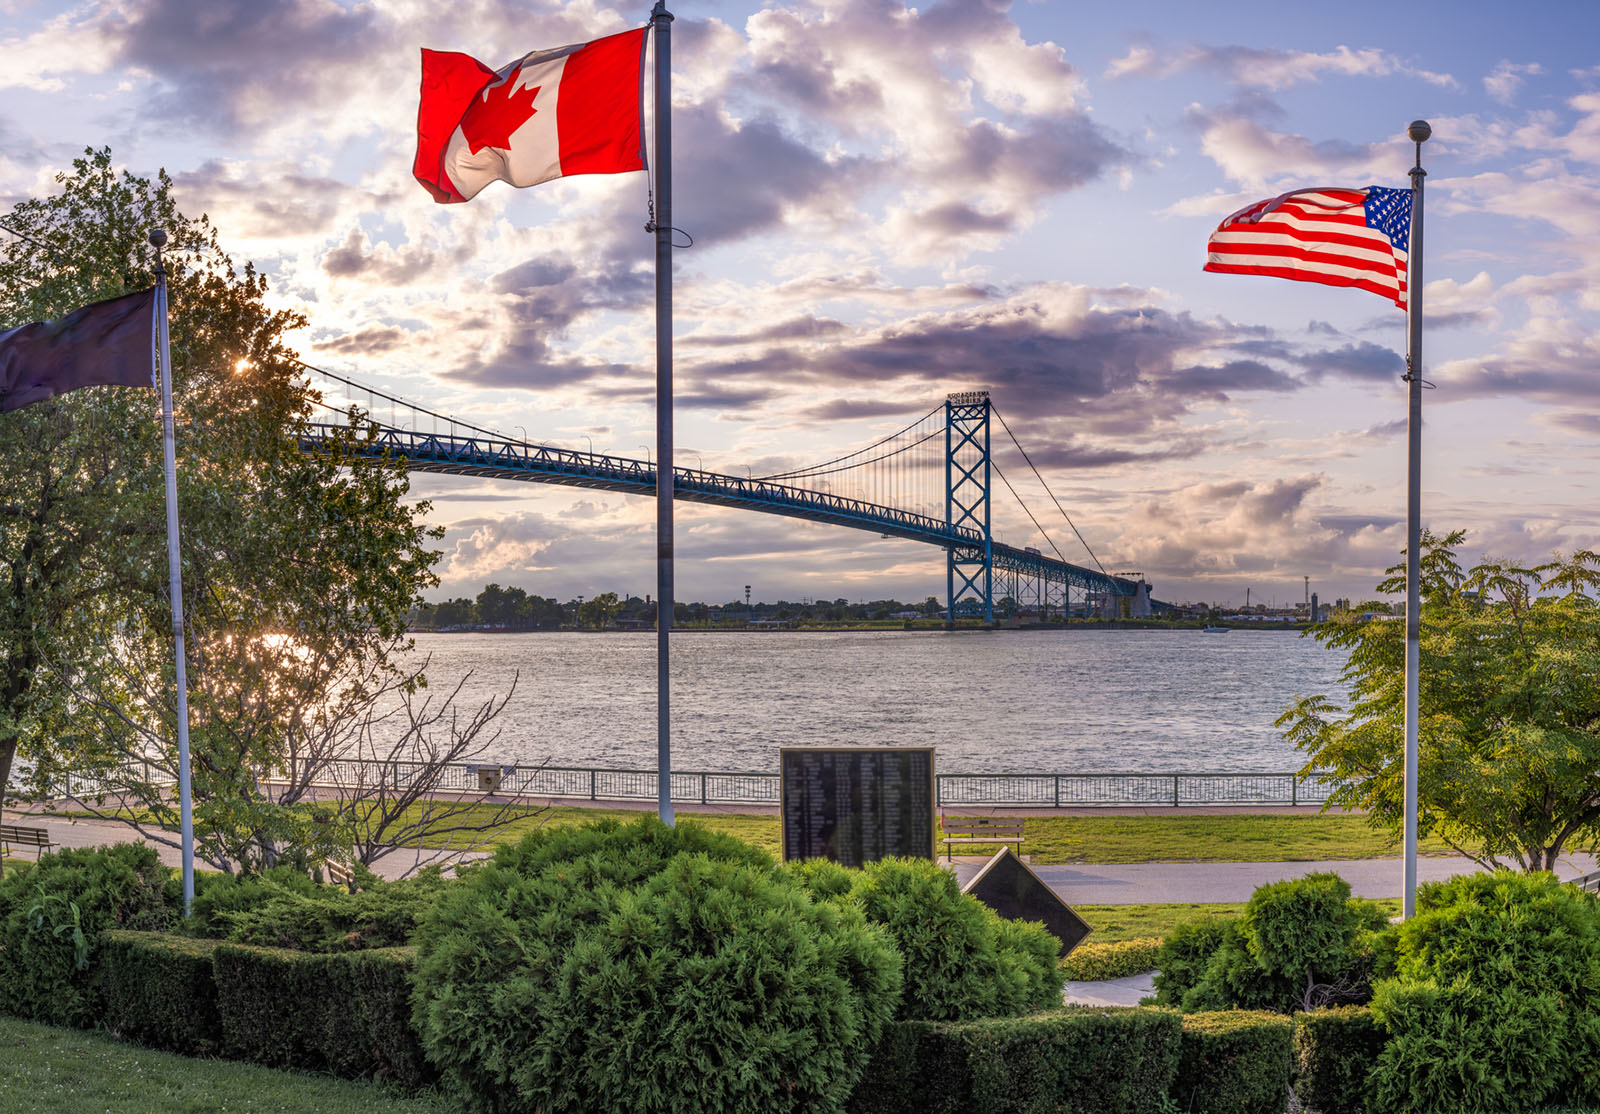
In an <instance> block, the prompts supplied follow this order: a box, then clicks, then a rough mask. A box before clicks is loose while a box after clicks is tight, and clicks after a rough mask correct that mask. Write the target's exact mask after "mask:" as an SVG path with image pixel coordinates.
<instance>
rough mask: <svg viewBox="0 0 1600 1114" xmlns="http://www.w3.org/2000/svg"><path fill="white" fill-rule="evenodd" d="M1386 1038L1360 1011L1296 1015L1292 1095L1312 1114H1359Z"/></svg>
mask: <svg viewBox="0 0 1600 1114" xmlns="http://www.w3.org/2000/svg"><path fill="white" fill-rule="evenodd" d="M1387 1039H1388V1035H1387V1034H1386V1033H1385V1032H1384V1031H1383V1027H1382V1026H1380V1025H1379V1024H1378V1021H1377V1019H1376V1018H1375V1017H1373V1016H1372V1010H1370V1009H1368V1008H1367V1007H1365V1006H1341V1007H1339V1008H1337V1009H1331V1010H1311V1011H1310V1012H1309V1013H1301V1014H1297V1015H1295V1026H1294V1051H1295V1083H1294V1093H1295V1095H1296V1096H1297V1097H1298V1098H1299V1099H1300V1105H1301V1106H1302V1107H1304V1108H1305V1109H1306V1110H1311V1111H1316V1114H1362V1112H1363V1111H1364V1110H1365V1109H1366V1106H1367V1096H1368V1094H1369V1087H1368V1079H1367V1077H1368V1076H1369V1075H1371V1074H1372V1069H1373V1067H1374V1066H1376V1064H1377V1062H1378V1056H1379V1054H1380V1053H1382V1051H1383V1045H1384V1042H1385V1041H1386V1040H1387Z"/></svg>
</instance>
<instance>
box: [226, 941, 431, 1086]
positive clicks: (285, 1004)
mask: <svg viewBox="0 0 1600 1114" xmlns="http://www.w3.org/2000/svg"><path fill="white" fill-rule="evenodd" d="M212 955H213V964H214V968H215V971H216V985H217V1008H218V1012H219V1014H220V1015H221V1018H222V1033H223V1053H224V1055H227V1056H230V1057H233V1058H235V1059H239V1060H249V1061H252V1062H254V1063H258V1064H266V1065H268V1066H271V1067H293V1068H299V1069H301V1070H307V1071H316V1070H325V1071H329V1072H332V1073H333V1074H335V1075H340V1076H344V1077H345V1078H349V1079H363V1078H368V1077H374V1078H381V1079H388V1080H391V1081H392V1082H394V1083H396V1084H398V1085H399V1086H401V1087H405V1088H415V1087H419V1086H421V1085H423V1084H425V1083H429V1082H431V1081H432V1080H433V1079H434V1078H435V1077H436V1073H435V1072H434V1071H433V1069H432V1068H431V1067H430V1066H429V1065H428V1062H427V1060H426V1059H425V1057H424V1056H423V1054H422V1048H421V1045H420V1044H419V1042H418V1040H417V1034H416V1032H415V1030H413V1029H412V1027H411V1024H410V1015H411V1003H410V996H411V971H412V968H413V965H414V962H415V959H414V953H413V952H412V950H411V949H409V948H374V949H370V950H368V951H361V952H345V953H340V954H336V955H311V954H307V953H305V952H294V951H287V950H285V949H282V948H255V947H248V946H244V945H239V944H227V943H223V944H218V945H217V946H216V950H215V951H214V952H213V953H212Z"/></svg>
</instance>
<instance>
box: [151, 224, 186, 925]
mask: <svg viewBox="0 0 1600 1114" xmlns="http://www.w3.org/2000/svg"><path fill="white" fill-rule="evenodd" d="M166 242H167V234H166V233H165V232H163V231H162V230H161V229H159V228H157V229H155V230H154V231H152V232H151V233H150V245H151V246H152V247H154V248H155V249H156V313H157V314H158V316H159V318H160V321H159V326H158V327H159V330H160V332H159V334H158V336H159V339H160V345H161V455H162V457H163V460H164V462H165V465H166V474H167V579H168V582H169V583H170V584H171V586H172V593H171V594H172V644H173V648H174V652H175V654H176V656H177V661H178V672H177V678H176V680H177V687H178V709H177V711H178V823H179V828H180V831H181V833H182V838H183V915H184V916H185V917H187V916H188V915H189V912H190V910H191V909H192V908H193V906H194V809H193V806H192V804H191V803H190V794H189V677H188V665H187V662H186V661H185V656H184V649H183V562H182V560H181V559H180V557H179V552H178V456H177V449H176V446H175V443H174V438H173V420H172V346H171V343H170V341H169V339H168V336H167V266H166V263H165V262H163V261H162V258H161V249H162V247H163V246H164V245H165V244H166Z"/></svg>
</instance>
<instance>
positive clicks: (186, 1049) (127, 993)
mask: <svg viewBox="0 0 1600 1114" xmlns="http://www.w3.org/2000/svg"><path fill="white" fill-rule="evenodd" d="M216 946H217V945H216V943H215V942H214V941H211V940H192V939H190V938H188V937H185V936H173V935H170V934H168V933H161V932H123V931H111V932H107V933H105V934H104V935H103V936H102V937H101V939H100V947H99V949H98V954H97V955H96V957H95V965H96V968H97V975H98V984H99V989H100V993H101V995H102V1001H103V1003H104V1011H105V1012H104V1014H103V1016H102V1021H101V1023H102V1024H103V1025H104V1026H105V1028H106V1029H108V1030H110V1031H111V1032H113V1033H117V1034H119V1035H121V1036H123V1037H126V1038H128V1039H129V1040H134V1041H138V1042H139V1043H140V1044H143V1045H146V1046H148V1047H150V1048H164V1049H166V1050H167V1051H169V1052H180V1053H182V1054H184V1055H186V1056H211V1055H215V1054H216V1053H217V1052H218V1051H219V1050H220V1049H221V1047H222V1018H221V1016H220V1015H219V1014H218V1012H217V983H216V979H215V977H214V976H213V974H212V968H211V952H212V950H213V949H214V948H215V947H216Z"/></svg>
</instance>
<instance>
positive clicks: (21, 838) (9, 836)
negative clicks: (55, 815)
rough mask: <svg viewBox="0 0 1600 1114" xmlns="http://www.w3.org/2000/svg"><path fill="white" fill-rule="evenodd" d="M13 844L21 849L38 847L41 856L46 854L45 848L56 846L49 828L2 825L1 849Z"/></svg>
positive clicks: (0, 835)
mask: <svg viewBox="0 0 1600 1114" xmlns="http://www.w3.org/2000/svg"><path fill="white" fill-rule="evenodd" d="M12 844H15V845H17V846H19V847H36V848H38V849H39V854H41V855H42V854H44V851H45V848H47V847H54V846H55V843H54V841H52V840H51V838H50V831H49V829H48V828H24V827H22V826H20V825H18V824H0V847H9V846H11V845H12Z"/></svg>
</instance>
